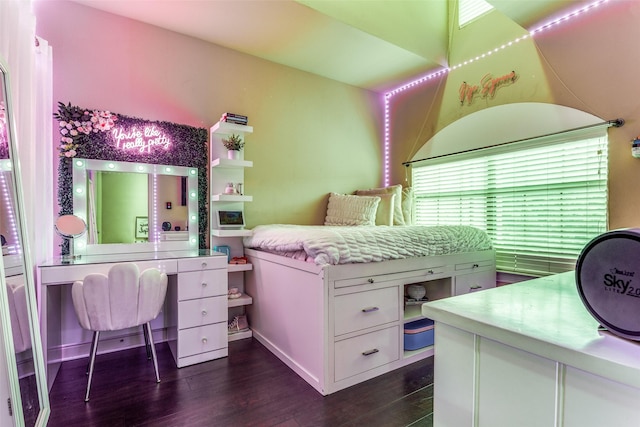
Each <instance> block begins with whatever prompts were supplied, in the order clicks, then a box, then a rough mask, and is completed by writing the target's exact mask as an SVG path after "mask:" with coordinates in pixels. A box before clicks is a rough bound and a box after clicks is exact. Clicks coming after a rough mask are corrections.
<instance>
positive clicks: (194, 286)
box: [178, 268, 228, 301]
mask: <svg viewBox="0 0 640 427" xmlns="http://www.w3.org/2000/svg"><path fill="white" fill-rule="evenodd" d="M227 292H228V290H227V269H226V268H225V269H218V270H203V271H190V272H187V273H178V301H184V300H188V299H195V298H206V297H213V296H218V295H227Z"/></svg>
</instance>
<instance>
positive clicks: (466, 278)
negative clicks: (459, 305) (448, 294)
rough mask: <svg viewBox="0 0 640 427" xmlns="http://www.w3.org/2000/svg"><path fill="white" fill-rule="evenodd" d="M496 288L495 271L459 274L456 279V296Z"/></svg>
mask: <svg viewBox="0 0 640 427" xmlns="http://www.w3.org/2000/svg"><path fill="white" fill-rule="evenodd" d="M495 287H496V272H495V270H489V271H478V272H476V273H469V274H459V275H457V276H456V278H455V294H454V295H463V294H468V293H470V292H477V291H481V290H483V289H491V288H495Z"/></svg>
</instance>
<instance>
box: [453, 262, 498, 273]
mask: <svg viewBox="0 0 640 427" xmlns="http://www.w3.org/2000/svg"><path fill="white" fill-rule="evenodd" d="M493 265H494V261H492V260H490V259H485V260H482V261H475V262H465V263H462V264H456V271H461V270H475V269H478V268H481V267H491V266H493Z"/></svg>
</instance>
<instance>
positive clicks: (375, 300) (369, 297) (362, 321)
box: [333, 286, 400, 336]
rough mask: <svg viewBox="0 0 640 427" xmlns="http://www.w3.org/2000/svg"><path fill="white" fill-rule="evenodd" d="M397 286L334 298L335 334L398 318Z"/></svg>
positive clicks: (381, 323) (393, 320)
mask: <svg viewBox="0 0 640 427" xmlns="http://www.w3.org/2000/svg"><path fill="white" fill-rule="evenodd" d="M399 307H400V303H399V302H398V287H397V286H391V287H388V288H382V289H375V290H372V291H365V292H358V293H353V294H347V295H341V296H337V297H335V298H334V304H333V314H334V319H335V325H334V333H335V335H336V336H338V335H342V334H346V333H349V332H355V331H359V330H361V329H365V328H370V327H372V326H378V325H383V324H385V323H389V322H395V321H397V320H398V319H399V310H400V309H399Z"/></svg>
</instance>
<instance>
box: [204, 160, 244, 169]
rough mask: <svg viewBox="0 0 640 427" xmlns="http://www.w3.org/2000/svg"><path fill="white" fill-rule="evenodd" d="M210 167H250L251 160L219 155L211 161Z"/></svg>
mask: <svg viewBox="0 0 640 427" xmlns="http://www.w3.org/2000/svg"><path fill="white" fill-rule="evenodd" d="M211 167H212V168H230V169H233V168H252V167H253V162H252V161H250V160H238V159H225V158H224V157H220V158H218V159H213V160H212V161H211Z"/></svg>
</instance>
